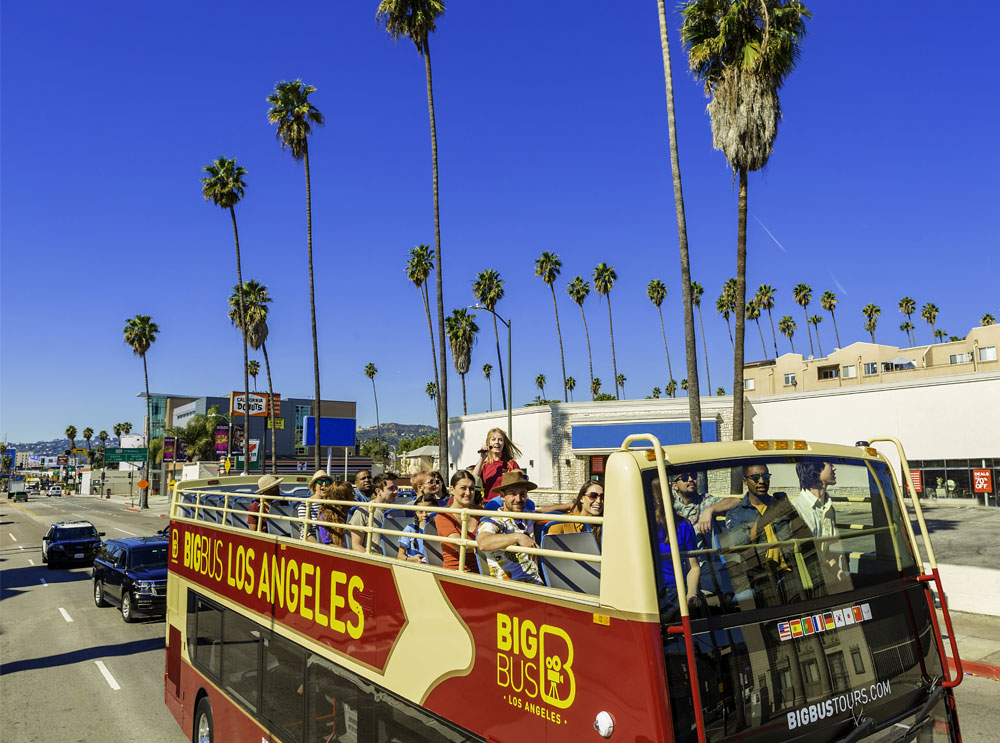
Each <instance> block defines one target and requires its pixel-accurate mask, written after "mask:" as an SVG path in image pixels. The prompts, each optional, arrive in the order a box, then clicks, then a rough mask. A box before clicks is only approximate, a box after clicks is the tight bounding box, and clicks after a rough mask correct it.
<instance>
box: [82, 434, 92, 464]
mask: <svg viewBox="0 0 1000 743" xmlns="http://www.w3.org/2000/svg"><path fill="white" fill-rule="evenodd" d="M93 437H94V429H93V428H91V427H90V426H87V427H86V428H85V429H83V440H84V441H86V442H87V464H91V463H92V462H93V461H94V451H93V449H91V448H90V440H91V439H92V438H93Z"/></svg>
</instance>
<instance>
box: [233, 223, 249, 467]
mask: <svg viewBox="0 0 1000 743" xmlns="http://www.w3.org/2000/svg"><path fill="white" fill-rule="evenodd" d="M229 216H231V217H232V218H233V240H235V241H236V285H237V287H238V291H237V292H236V296H237V297H238V298H239V310H240V322H239V325H238V326H237V327H238V328H239V329H240V336H241V337H242V339H243V430H244V431H245V432H246V433H244V434H243V471H244V472H246V471H247V468H248V467H249V466H250V369H249V362H250V359H249V356H248V354H247V316H246V312H245V311H244V310H243V267H242V265H241V263H240V233H239V231H238V230H237V229H236V209H235V208H233V207H232V206H230V207H229Z"/></svg>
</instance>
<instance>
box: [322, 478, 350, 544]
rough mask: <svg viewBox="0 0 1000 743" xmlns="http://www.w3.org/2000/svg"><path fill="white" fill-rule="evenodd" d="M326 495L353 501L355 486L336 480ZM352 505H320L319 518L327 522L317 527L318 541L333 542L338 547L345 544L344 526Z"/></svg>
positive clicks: (332, 498) (331, 497)
mask: <svg viewBox="0 0 1000 743" xmlns="http://www.w3.org/2000/svg"><path fill="white" fill-rule="evenodd" d="M325 497H326V498H328V499H329V500H336V501H352V500H354V488H352V487H351V484H350V483H349V482H335V483H333V485H331V486H330V487H328V488H327V489H326V493H325ZM350 508H351V507H350V506H348V505H347V504H346V503H325V504H323V505H322V506H320V509H319V520H320V521H323V522H326V524H329V526H327V525H326V524H324V525H322V526H317V527H316V537H317V541H319V542H320V543H322V544H333V545H336V546H338V547H343V546H344V533H345V530H344V527H343V524H346V523H347V516H348V512H349V511H350Z"/></svg>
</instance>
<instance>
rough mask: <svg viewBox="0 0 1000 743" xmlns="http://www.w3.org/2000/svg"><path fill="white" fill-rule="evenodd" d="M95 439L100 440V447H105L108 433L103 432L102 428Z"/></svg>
mask: <svg viewBox="0 0 1000 743" xmlns="http://www.w3.org/2000/svg"><path fill="white" fill-rule="evenodd" d="M97 438H99V439H100V440H101V446H104V445H106V444H107V442H108V438H109V437H108V432H107V431H105V430H104V429H103V428H102V429H101V431H100V432H99V433H98V434H97Z"/></svg>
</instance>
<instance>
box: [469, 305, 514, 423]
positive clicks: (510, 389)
mask: <svg viewBox="0 0 1000 743" xmlns="http://www.w3.org/2000/svg"><path fill="white" fill-rule="evenodd" d="M467 309H470V310H485V311H486V312H489V313H490V314H491V315H493V317H495V318H496V319H497V320H499V321H500V322H502V323H503V324H504V326H505V327H506V328H507V438H508V439H510V440H511V441H513V440H514V425H513V413H512V412H511V411H512V409H513V407H514V375H513V374H512V373H511V368H510V337H511V332H512V331H511V327H510V326H511V323H512V322H513V321H512V320H504V319H503V318H502V317H500V315H498V314H497V313H496V311H495V310H491V309H490V308H489V307H483V306H482V305H480V304H473V305H469V306H468V307H467Z"/></svg>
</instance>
